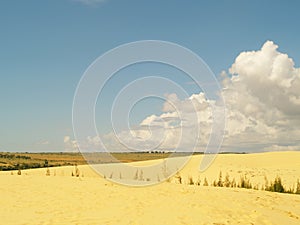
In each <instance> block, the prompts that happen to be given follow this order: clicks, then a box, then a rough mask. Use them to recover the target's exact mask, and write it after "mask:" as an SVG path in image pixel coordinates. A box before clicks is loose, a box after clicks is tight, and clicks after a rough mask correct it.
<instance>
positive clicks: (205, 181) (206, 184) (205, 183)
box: [203, 177, 208, 186]
mask: <svg viewBox="0 0 300 225" xmlns="http://www.w3.org/2000/svg"><path fill="white" fill-rule="evenodd" d="M203 186H208V181H207V179H206V177H205V178H204V182H203Z"/></svg>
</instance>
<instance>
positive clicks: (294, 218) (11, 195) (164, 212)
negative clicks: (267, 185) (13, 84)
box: [0, 152, 300, 224]
mask: <svg viewBox="0 0 300 225" xmlns="http://www.w3.org/2000/svg"><path fill="white" fill-rule="evenodd" d="M201 157H202V156H194V157H193V158H192V160H191V161H190V162H189V163H188V165H187V166H186V167H185V168H184V169H183V170H182V171H181V172H180V174H181V176H182V177H183V180H184V182H187V177H188V176H193V178H194V179H198V177H200V180H201V181H202V182H203V178H204V177H207V179H208V180H209V183H210V182H212V181H213V180H214V179H217V178H218V174H219V171H220V170H221V171H222V172H223V174H224V175H225V174H226V172H228V173H229V175H230V176H231V177H237V179H238V177H239V176H240V174H247V175H248V176H249V177H250V178H251V181H253V182H256V183H258V184H259V183H260V182H264V176H265V175H266V176H268V177H269V178H270V180H271V178H273V177H275V176H276V175H280V176H281V177H282V178H283V182H285V183H287V184H288V185H291V184H293V183H294V182H295V181H296V180H297V178H300V152H285V153H261V154H249V155H248V154H247V155H219V156H218V157H217V159H216V160H215V162H214V164H213V165H212V166H211V167H210V168H209V169H208V170H207V171H205V172H204V173H199V172H198V167H199V163H200V160H201ZM148 163H149V162H148ZM79 169H80V171H81V173H83V174H84V177H80V178H78V177H71V176H70V174H71V173H72V170H74V168H73V167H60V168H51V176H45V172H46V171H45V169H35V170H28V171H23V173H22V175H21V176H17V175H16V173H15V174H14V175H10V172H2V173H0V199H1V204H0V224H300V195H290V194H280V193H272V192H266V191H256V190H248V189H239V188H216V187H203V186H202V185H201V186H190V185H185V184H175V183H172V182H174V181H175V180H173V181H172V182H171V183H162V184H159V185H153V186H149V187H139V188H137V187H136V188H134V187H126V186H121V185H117V184H113V183H110V182H109V181H107V180H105V179H103V178H99V177H98V176H97V174H95V173H94V172H93V171H92V170H91V169H90V168H89V167H88V166H79ZM54 173H55V174H56V176H54Z"/></svg>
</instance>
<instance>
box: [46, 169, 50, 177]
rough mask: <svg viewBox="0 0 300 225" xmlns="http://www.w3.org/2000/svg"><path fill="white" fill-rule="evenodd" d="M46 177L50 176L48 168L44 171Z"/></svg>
mask: <svg viewBox="0 0 300 225" xmlns="http://www.w3.org/2000/svg"><path fill="white" fill-rule="evenodd" d="M46 176H50V170H49V168H47V170H46Z"/></svg>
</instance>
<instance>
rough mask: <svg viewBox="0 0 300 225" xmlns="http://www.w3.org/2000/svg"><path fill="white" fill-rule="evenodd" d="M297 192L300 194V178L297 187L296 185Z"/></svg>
mask: <svg viewBox="0 0 300 225" xmlns="http://www.w3.org/2000/svg"><path fill="white" fill-rule="evenodd" d="M295 194H298V195H299V194H300V181H299V179H298V180H297V187H296V191H295Z"/></svg>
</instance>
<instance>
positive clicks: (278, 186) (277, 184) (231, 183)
mask: <svg viewBox="0 0 300 225" xmlns="http://www.w3.org/2000/svg"><path fill="white" fill-rule="evenodd" d="M175 178H176V180H177V181H178V182H176V183H179V184H182V177H181V175H180V174H179V172H178V173H177V174H176V175H175ZM187 184H188V185H197V186H200V184H201V180H200V178H198V181H196V182H195V181H194V180H193V177H192V176H188V178H187ZM203 186H209V183H208V181H207V178H206V177H205V178H204V181H203ZM211 186H213V187H227V188H246V189H254V190H259V185H258V184H255V185H253V184H252V183H251V181H250V179H249V178H248V177H247V176H246V175H241V176H240V180H239V182H238V183H237V182H236V181H235V178H233V179H232V180H231V179H230V176H229V174H228V173H227V174H226V176H225V180H224V181H223V179H222V171H220V173H219V178H218V180H214V181H213V183H212V184H211ZM261 190H265V191H271V192H279V193H290V194H300V181H299V179H298V180H297V183H296V189H295V188H294V186H293V187H291V188H289V189H287V188H285V187H284V185H283V184H282V180H281V178H280V177H279V176H277V177H276V178H275V180H274V182H271V183H270V184H269V182H268V179H267V177H265V186H262V188H261Z"/></svg>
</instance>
